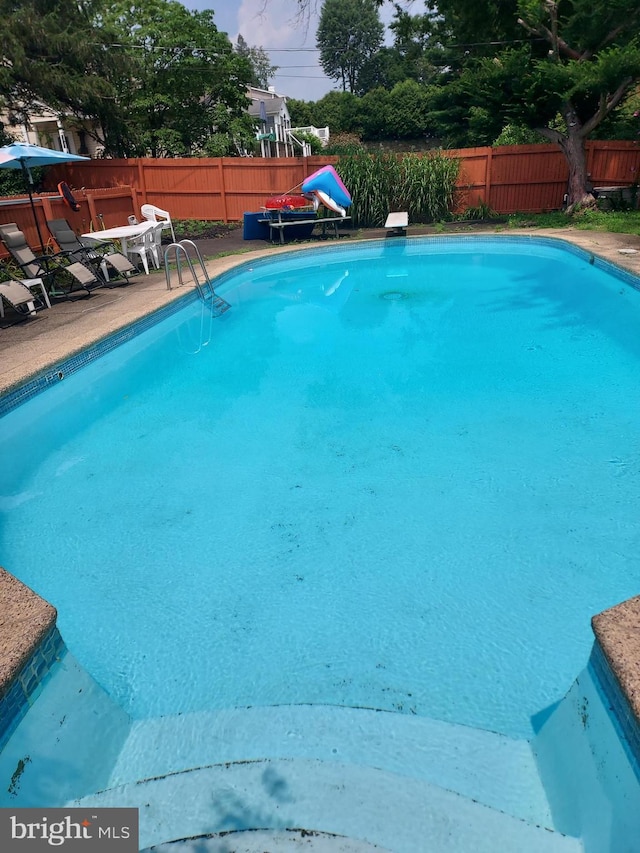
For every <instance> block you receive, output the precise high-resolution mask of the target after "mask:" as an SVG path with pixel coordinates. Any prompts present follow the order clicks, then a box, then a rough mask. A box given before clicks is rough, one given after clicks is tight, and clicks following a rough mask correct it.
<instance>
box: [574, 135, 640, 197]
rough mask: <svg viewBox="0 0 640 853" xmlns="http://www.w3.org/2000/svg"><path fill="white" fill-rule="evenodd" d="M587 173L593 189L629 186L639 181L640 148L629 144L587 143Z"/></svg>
mask: <svg viewBox="0 0 640 853" xmlns="http://www.w3.org/2000/svg"><path fill="white" fill-rule="evenodd" d="M586 147H587V171H588V172H589V174H590V175H591V182H592V184H593V185H594V187H598V186H601V187H602V186H625V187H626V186H630V185H631V184H635V183H638V180H639V179H640V146H638V145H637V144H636V143H630V142H604V141H603V142H601V141H599V140H598V141H594V142H587V146H586Z"/></svg>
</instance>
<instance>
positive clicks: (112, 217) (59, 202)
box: [0, 187, 133, 258]
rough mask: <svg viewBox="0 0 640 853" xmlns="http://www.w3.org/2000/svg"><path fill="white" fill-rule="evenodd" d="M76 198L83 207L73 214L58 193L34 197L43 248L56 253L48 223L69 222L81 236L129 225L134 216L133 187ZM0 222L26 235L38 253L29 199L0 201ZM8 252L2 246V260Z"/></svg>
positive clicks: (77, 194) (81, 194) (87, 192)
mask: <svg viewBox="0 0 640 853" xmlns="http://www.w3.org/2000/svg"><path fill="white" fill-rule="evenodd" d="M74 198H75V199H76V201H77V202H78V203H79V205H80V210H79V211H74V210H71V208H70V207H68V206H67V205H66V204H65V203H64V201H63V199H62V196H61V195H59V194H58V193H39V194H38V195H35V196H34V198H33V200H34V206H35V210H36V216H37V217H38V225H39V226H40V233H41V234H42V239H43V241H44V244H45V245H44V247H43V248H47V247H49V248H53V249H56V248H57V247H56V245H55V244H54V242H53V240H52V239H51V236H50V234H49V229H48V228H47V220H49V219H66V220H68V222H69V223H70V225H71V227H72V228H73V230H74V231H76V233H78V234H83V233H85V232H87V231H90V230H91V229H92V228H94V229H96V230H98V229H99V228H101V226H102V222H104V226H105V228H111V227H115V226H116V225H122V224H123V223H126V221H127V217H128V216H130V215H131V214H132V213H133V195H132V191H131V187H119V188H114V189H97V190H81V191H77V190H75V191H74ZM0 222H2V223H8V222H15V223H16V225H17V226H18V228H20V230H21V231H23V232H24V235H25V237H26V240H27V243H28V244H29V245H30V246H32V247H33V249H34V251H36V252H37V251H39V249H38V246H39V240H38V232H37V230H36V226H35V223H34V219H33V211H32V210H31V205H30V203H29V198H28V196H12V197H11V198H7V199H0ZM8 254H9V253H8V252H7V251H6V250H5V249H4V246H1V245H0V258H6V257H7V256H8Z"/></svg>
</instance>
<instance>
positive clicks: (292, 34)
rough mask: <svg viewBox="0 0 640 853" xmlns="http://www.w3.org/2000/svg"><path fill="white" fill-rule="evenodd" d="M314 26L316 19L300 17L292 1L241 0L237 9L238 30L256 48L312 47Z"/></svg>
mask: <svg viewBox="0 0 640 853" xmlns="http://www.w3.org/2000/svg"><path fill="white" fill-rule="evenodd" d="M316 27H317V19H316V18H315V17H314V16H312V18H311V20H309V21H307V20H306V19H305V18H303V17H302V16H301V15H300V14H299V11H298V7H297V5H296V4H295V3H292V0H242V3H241V5H240V8H239V9H238V32H240V33H242V36H243V38H244V40H245V41H246V42H247V43H248V44H251V45H255V46H257V47H264V48H266V49H271V50H273V49H274V48H283V47H315V31H316Z"/></svg>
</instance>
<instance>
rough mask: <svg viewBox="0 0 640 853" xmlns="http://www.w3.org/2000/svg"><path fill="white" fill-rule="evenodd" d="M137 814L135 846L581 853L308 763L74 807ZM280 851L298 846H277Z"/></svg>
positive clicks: (165, 783) (256, 766) (209, 771)
mask: <svg viewBox="0 0 640 853" xmlns="http://www.w3.org/2000/svg"><path fill="white" fill-rule="evenodd" d="M125 803H126V805H127V806H133V807H137V808H138V809H139V814H140V848H141V849H144V848H145V847H151V846H153V845H156V844H161V843H163V842H167V841H171V840H175V839H181V838H185V839H187V838H194V837H196V836H200V835H210V834H214V835H215V834H217V833H222V832H226V831H229V830H236V831H238V830H249V829H261V830H265V829H267V830H271V829H275V830H280V831H282V830H288V829H299V830H300V829H304V830H306V831H309V832H313V831H318V832H325V833H331V834H335V835H339V836H344V837H345V838H347V839H352V840H359V841H364V842H367V843H369V844H376V845H379V846H381V847H382V848H383V849H386V850H392V851H394V853H416V851H417V850H433V851H437V853H495V851H496V850H504V851H516V850H517V851H518V853H581V851H582V846H581V844H580V842H579V841H578V839H575V838H570V837H567V836H563V835H560V834H559V833H557V832H551V831H549V830H548V829H545V828H542V827H540V826H535V825H534V824H532V823H529V822H527V821H523V820H519V819H517V818H514V817H512V816H511V815H507V814H504V813H503V812H500V811H498V810H497V809H493V808H490V807H488V806H485V805H482V804H481V803H477V802H475V801H474V800H472V799H470V798H469V797H464V796H461V795H460V794H457V793H454V792H452V791H448V790H446V789H444V788H442V787H439V786H437V785H433V784H431V783H429V782H426V781H424V780H421V779H410V778H407V777H406V776H402V775H399V774H396V773H391V772H388V771H386V770H379V769H375V768H372V767H362V766H359V765H354V764H341V763H338V762H334V761H331V762H325V761H317V760H310V759H305V758H296V759H288V760H286V759H266V760H262V761H242V762H238V763H228V764H217V765H214V766H210V767H200V768H196V769H193V770H188V771H184V772H180V773H176V774H171V775H167V776H161V777H159V778H156V779H148V780H146V781H141V782H130V783H127V784H125V785H121V786H118V787H115V788H111V789H109V790H107V791H103V792H101V793H98V794H94V795H92V796H90V797H84V798H83V799H81V800H79V801H75V802H73V803H70V804H69V805H76V806H82V807H89V808H94V807H95V808H101V807H116V806H122V805H123V804H125ZM282 849H294V848H293V847H290V848H282Z"/></svg>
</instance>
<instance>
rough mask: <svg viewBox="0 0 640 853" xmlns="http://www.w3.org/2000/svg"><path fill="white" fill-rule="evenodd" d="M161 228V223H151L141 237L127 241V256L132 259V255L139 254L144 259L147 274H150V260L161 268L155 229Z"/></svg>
mask: <svg viewBox="0 0 640 853" xmlns="http://www.w3.org/2000/svg"><path fill="white" fill-rule="evenodd" d="M156 229H157V230H160V225H159V224H158V225H157V226H155V225H153V224H152V223H149V227H148V228H147V230H146V231H143V233H142V234H140V236H139V237H136V238H135V240H132V241H131V242H128V241H127V257H128V258H129V259H131V256H132V255H138V257H139V258H140V260H141V261H142V266H143V267H144V271H145V273H146V274H147V275H149V261H151V263H152V264H153V266H154V267H155V268H156V269H160V261H159V258H158V257H157V254H158V253H157V250H156V243H155V239H156V238H155V231H156Z"/></svg>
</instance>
